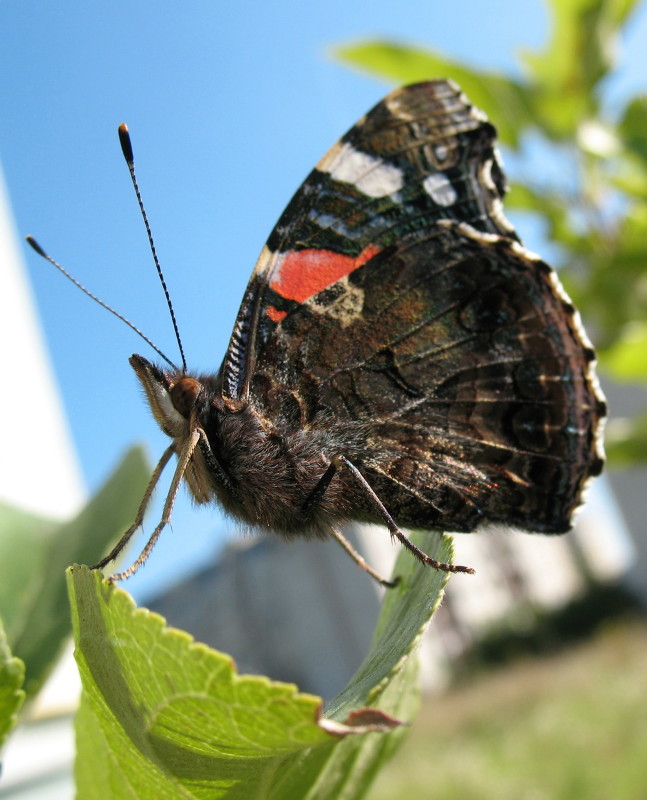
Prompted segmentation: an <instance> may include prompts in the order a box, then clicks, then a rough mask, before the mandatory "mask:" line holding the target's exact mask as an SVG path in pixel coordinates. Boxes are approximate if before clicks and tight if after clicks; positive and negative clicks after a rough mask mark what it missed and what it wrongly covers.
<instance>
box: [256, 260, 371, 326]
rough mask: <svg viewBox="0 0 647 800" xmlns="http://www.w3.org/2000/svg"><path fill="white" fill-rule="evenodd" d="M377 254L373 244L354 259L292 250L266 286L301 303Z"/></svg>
mask: <svg viewBox="0 0 647 800" xmlns="http://www.w3.org/2000/svg"><path fill="white" fill-rule="evenodd" d="M379 252H380V248H379V247H376V246H375V245H369V247H366V248H364V250H362V252H361V253H360V254H359V255H358V256H356V257H355V258H353V257H352V256H344V255H340V254H339V253H333V252H332V251H331V250H293V251H291V252H289V253H286V254H285V255H284V256H282V257H281V261H280V262H279V264H278V265H277V274H276V276H275V278H274V280H273V281H272V283H271V284H270V286H271V287H272V289H273V290H274V291H275V292H277V293H278V294H280V295H281V297H285V298H286V300H296V301H297V302H299V303H302V302H303V301H304V300H307V299H308V298H309V297H312V296H313V295H315V294H317V292H320V291H321V290H322V289H325V288H326V287H327V286H330V285H331V284H333V283H335V281H338V280H339V279H340V278H343V277H344V276H345V275H350V273H351V272H353V271H354V270H356V269H357V268H358V267H361V266H362V264H365V263H366V262H367V261H368V260H369V259H371V258H373V256H374V255H376V254H377V253H379ZM267 313H268V314H269V309H268V312H267ZM277 321H278V320H277Z"/></svg>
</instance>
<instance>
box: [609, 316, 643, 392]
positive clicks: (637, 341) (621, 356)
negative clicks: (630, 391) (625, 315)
mask: <svg viewBox="0 0 647 800" xmlns="http://www.w3.org/2000/svg"><path fill="white" fill-rule="evenodd" d="M599 356H600V364H601V366H602V367H603V368H604V370H605V371H606V372H608V373H610V375H611V376H612V377H613V378H615V379H616V380H619V381H627V382H632V381H641V382H643V383H647V322H644V321H642V322H637V321H636V322H632V323H630V324H629V325H627V326H626V327H625V329H624V331H623V332H622V335H621V336H620V338H618V339H617V340H616V341H615V342H614V344H613V346H612V347H610V348H609V349H607V350H605V351H603V352H601V353H600V354H599Z"/></svg>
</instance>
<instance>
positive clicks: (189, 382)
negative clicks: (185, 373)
mask: <svg viewBox="0 0 647 800" xmlns="http://www.w3.org/2000/svg"><path fill="white" fill-rule="evenodd" d="M201 389H202V384H201V383H200V381H197V380H196V379H195V378H180V380H179V381H178V382H177V383H176V384H174V386H173V388H172V389H171V391H170V395H171V402H172V403H173V408H174V409H175V410H176V411H178V412H179V413H180V414H182V416H183V417H184V418H185V419H188V418H189V415H190V414H191V410H192V408H193V406H194V405H195V401H196V398H197V396H198V395H199V394H200V391H201Z"/></svg>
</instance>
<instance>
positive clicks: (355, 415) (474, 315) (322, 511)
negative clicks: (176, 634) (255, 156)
mask: <svg viewBox="0 0 647 800" xmlns="http://www.w3.org/2000/svg"><path fill="white" fill-rule="evenodd" d="M495 145H496V132H495V129H494V127H493V126H492V125H491V124H490V123H489V122H488V120H487V118H486V117H485V115H484V114H483V113H482V112H480V111H479V110H478V109H476V108H475V107H474V106H472V105H471V104H470V102H469V101H468V100H467V98H466V97H465V96H464V95H463V94H461V92H460V90H459V88H458V87H457V86H456V85H455V84H453V83H452V82H450V81H446V80H435V81H429V82H424V83H418V84H414V85H411V86H405V87H404V88H400V89H398V90H396V91H394V92H392V93H391V94H389V95H388V96H387V97H386V98H385V99H384V100H382V101H381V102H380V103H379V104H378V105H376V106H375V107H374V108H373V109H372V110H371V111H369V112H368V114H366V115H365V116H364V117H363V118H362V119H360V120H359V122H357V124H356V125H354V126H353V127H352V128H351V129H350V130H349V131H348V133H346V135H345V136H343V138H342V139H341V140H340V141H338V142H337V144H335V145H334V146H333V147H332V149H331V150H330V151H329V152H328V153H327V154H326V155H325V156H324V157H323V159H322V160H321V161H320V162H319V163H318V164H317V166H316V167H315V169H314V170H313V171H312V172H311V173H310V175H309V176H308V177H307V178H306V180H305V181H304V182H303V184H302V185H301V187H300V188H299V189H298V191H297V192H296V194H295V195H294V197H293V198H292V200H291V201H290V203H289V204H288V206H287V208H286V209H285V211H284V212H283V214H282V215H281V217H280V219H279V221H278V223H277V224H276V226H275V228H274V229H273V230H272V232H271V234H270V236H269V238H268V240H267V243H266V244H265V246H264V248H263V250H262V252H261V255H260V257H259V259H258V262H257V263H256V266H255V268H254V271H253V273H252V276H251V279H250V281H249V284H248V286H247V289H246V291H245V294H244V297H243V300H242V304H241V306H240V310H239V312H238V316H237V318H236V322H235V325H234V329H233V333H232V335H231V339H230V341H229V346H228V348H227V351H226V353H225V356H224V360H223V362H222V365H221V367H220V369H219V370H218V371H217V372H216V373H214V374H194V373H192V372H190V371H187V370H186V369H185V368H184V367H182V368H181V369H180V368H175V367H171V368H168V367H162V366H156V365H155V364H153V363H151V362H149V361H148V360H147V359H146V358H144V357H143V356H141V355H133V356H132V357H131V359H130V363H131V365H132V367H133V369H134V371H135V373H136V375H137V377H138V378H139V380H140V382H141V384H142V386H143V388H144V390H145V393H146V397H147V399H148V402H149V404H150V407H151V410H152V412H153V415H154V417H155V419H156V421H157V422H158V424H159V426H160V427H161V429H162V430H163V431H164V433H166V434H167V435H168V436H169V437H170V439H171V443H170V445H169V447H168V448H167V450H166V451H165V453H164V455H163V457H162V459H161V461H160V462H159V464H158V466H157V468H156V470H155V472H154V475H153V478H152V480H151V484H150V486H149V489H148V490H147V492H146V496H145V498H144V501H143V503H142V508H141V509H140V513H139V514H138V516H137V519H136V520H135V523H134V525H133V526H132V527H131V528H130V529H129V531H127V532H126V533H125V534H124V536H123V537H122V539H121V541H120V542H119V543H118V544H117V546H116V547H115V548H114V549H113V551H112V552H111V553H110V554H109V555H108V556H107V557H106V558H105V559H103V560H102V561H101V562H99V564H97V565H96V566H97V567H103V566H105V565H106V564H107V563H109V562H110V561H111V560H112V559H113V558H114V557H115V556H116V555H117V554H118V553H119V552H120V551H121V549H122V548H123V547H124V546H125V544H126V542H127V541H128V539H130V537H131V536H132V534H133V532H134V531H135V530H136V529H137V527H138V526H139V524H140V523H141V521H142V518H143V513H144V509H145V506H146V505H147V503H148V500H149V498H150V495H151V494H152V491H153V488H154V486H155V484H156V483H157V481H158V480H159V477H160V475H161V473H162V470H163V469H164V467H165V466H166V464H167V463H168V462H169V461H170V460H171V458H172V457H173V456H174V455H175V456H177V466H176V468H175V473H174V475H173V479H172V482H171V488H170V491H169V494H168V497H167V500H166V504H165V507H164V511H163V514H162V520H161V522H160V524H159V525H158V526H157V527H156V529H155V531H154V532H153V534H152V536H151V538H150V540H149V542H148V544H147V545H146V547H145V549H144V550H143V552H142V554H141V555H140V556H139V558H138V559H137V560H136V561H135V562H134V564H133V565H132V566H130V567H129V568H128V569H126V570H124V571H123V572H121V573H118V574H116V575H115V576H113V579H122V578H125V577H128V576H129V575H131V574H133V572H134V571H135V570H136V569H137V568H138V567H139V566H140V565H141V564H142V563H144V561H145V560H146V559H147V558H148V555H149V554H150V551H151V550H152V548H153V546H154V544H155V542H156V541H157V539H158V537H159V535H160V534H161V531H162V530H163V528H164V527H165V525H166V524H167V523H168V522H169V520H170V516H171V510H172V506H173V501H174V499H175V496H176V494H177V491H178V489H179V486H180V485H181V483H182V481H184V482H186V484H187V486H188V488H189V491H190V493H191V494H192V496H193V498H194V499H195V500H196V501H197V502H198V503H212V502H216V503H218V504H219V505H220V506H222V508H223V509H224V510H225V511H226V512H228V513H229V514H230V515H231V516H232V517H233V518H235V519H236V520H238V521H239V522H241V523H243V524H244V525H246V526H249V527H252V528H255V529H257V530H261V531H265V532H268V533H269V532H272V533H275V534H279V535H280V536H283V537H285V538H286V539H293V538H296V537H312V538H316V537H330V536H332V537H334V538H336V539H337V540H338V541H340V543H341V544H342V545H343V546H344V547H345V548H346V549H347V550H348V551H349V553H350V554H351V555H352V556H353V557H354V558H355V559H356V560H357V561H358V562H359V563H361V564H362V566H365V568H367V569H368V571H369V572H370V573H371V574H372V575H373V576H374V577H376V578H377V579H378V580H381V581H382V582H383V583H385V584H386V585H392V584H391V583H390V582H389V581H386V580H385V579H382V578H380V576H378V575H377V573H375V572H374V571H373V570H372V569H371V568H370V567H368V565H366V564H365V563H364V562H363V559H362V558H361V556H359V555H358V554H357V553H355V552H354V551H353V550H352V548H351V547H350V544H349V543H348V542H347V541H346V540H345V539H344V538H343V536H342V534H341V531H340V527H341V526H342V525H343V524H344V523H345V522H348V521H351V520H357V521H362V522H370V523H382V524H385V525H386V526H387V528H388V530H389V531H390V533H391V535H392V536H394V537H396V538H397V539H399V541H400V542H401V543H402V544H403V545H404V546H405V547H406V548H408V549H409V550H410V551H411V552H412V553H413V554H414V555H415V556H416V557H417V558H419V559H421V560H422V561H423V562H425V563H427V564H430V565H431V566H434V567H437V568H440V569H445V570H450V571H470V569H469V568H468V567H461V566H454V565H448V564H440V563H438V562H436V561H434V560H433V559H432V558H430V557H429V556H427V555H426V554H425V553H423V552H422V551H421V550H419V549H418V548H417V547H416V546H415V545H414V544H413V543H412V542H411V541H410V540H409V539H408V537H407V536H406V534H405V533H404V531H403V530H402V528H403V527H415V528H422V529H427V530H429V531H457V532H458V531H462V532H469V531H475V530H477V529H478V528H481V527H483V526H485V525H491V524H499V525H505V526H507V527H511V528H519V529H522V530H526V531H534V532H539V533H544V534H549V533H553V534H559V533H564V532H565V531H567V530H569V528H570V525H571V518H572V515H573V512H574V511H575V509H576V508H577V507H578V505H579V504H580V503H581V500H582V495H583V491H584V488H585V486H586V485H587V483H588V482H589V479H590V478H592V477H593V476H596V475H598V474H599V473H600V471H601V469H602V466H603V461H604V455H603V449H602V443H601V427H602V421H603V419H604V416H605V414H606V408H605V401H604V398H603V395H602V393H601V391H600V389H599V387H598V383H597V380H596V376H595V355H594V351H593V348H592V347H591V344H590V343H589V341H588V339H587V337H586V334H585V332H584V330H583V328H582V325H581V323H580V319H579V315H578V313H577V312H576V310H575V309H574V307H573V305H572V303H571V301H570V300H569V298H568V297H567V295H566V293H565V292H564V290H563V288H562V287H561V284H560V282H559V279H558V277H557V274H556V273H555V271H554V270H553V269H551V268H550V267H549V266H548V265H547V264H545V263H544V262H543V261H541V260H540V258H539V257H537V256H535V255H534V254H532V253H530V252H529V251H528V250H526V249H525V248H524V247H523V245H522V244H521V242H520V240H519V237H518V236H517V234H516V232H515V230H514V229H513V227H512V226H511V225H510V223H509V222H508V221H507V220H506V218H505V216H504V215H503V211H502V198H503V195H504V193H505V178H504V174H503V171H502V168H501V164H500V161H499V158H498V155H497V152H496V148H495ZM128 147H129V145H127V146H126V149H128ZM127 159H128V155H127ZM131 161H132V155H131Z"/></svg>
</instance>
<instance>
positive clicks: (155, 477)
mask: <svg viewBox="0 0 647 800" xmlns="http://www.w3.org/2000/svg"><path fill="white" fill-rule="evenodd" d="M174 452H175V449H174V446H173V445H172V444H171V445H169V446H168V447H167V448H166V450H165V451H164V453H163V455H162V457H161V458H160V460H159V462H158V464H157V466H156V467H155V470H154V472H153V474H152V476H151V479H150V481H149V482H148V486H147V487H146V491H145V492H144V497H143V498H142V501H141V503H140V505H139V508H138V509H137V514H136V515H135V521H134V522H133V524H132V525H131V526H130V528H128V530H127V531H126V532H125V533H124V535H123V536H122V537H121V539H120V540H119V541H118V542H117V544H116V545H115V546H114V547H113V548H112V550H111V551H110V552H109V553H108V555H107V556H106V557H105V558H102V559H101V561H99V562H98V563H96V564H95V565H94V566H93V567H91V569H103V567H105V566H106V564H109V563H110V562H111V561H114V559H115V558H117V556H118V555H119V553H121V551H122V550H123V549H124V547H125V546H126V545H127V544H128V542H129V541H130V540H131V538H132V536H133V534H134V533H135V531H136V530H137V528H139V526H140V525H141V524H142V522H143V521H144V514H145V513H146V509H147V508H148V504H149V503H150V499H151V497H152V495H153V492H154V491H155V487H156V486H157V483H158V481H159V479H160V476H161V475H162V472H163V471H164V467H166V465H167V464H168V462H169V459H170V458H171V456H172V455H173V453H174Z"/></svg>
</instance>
